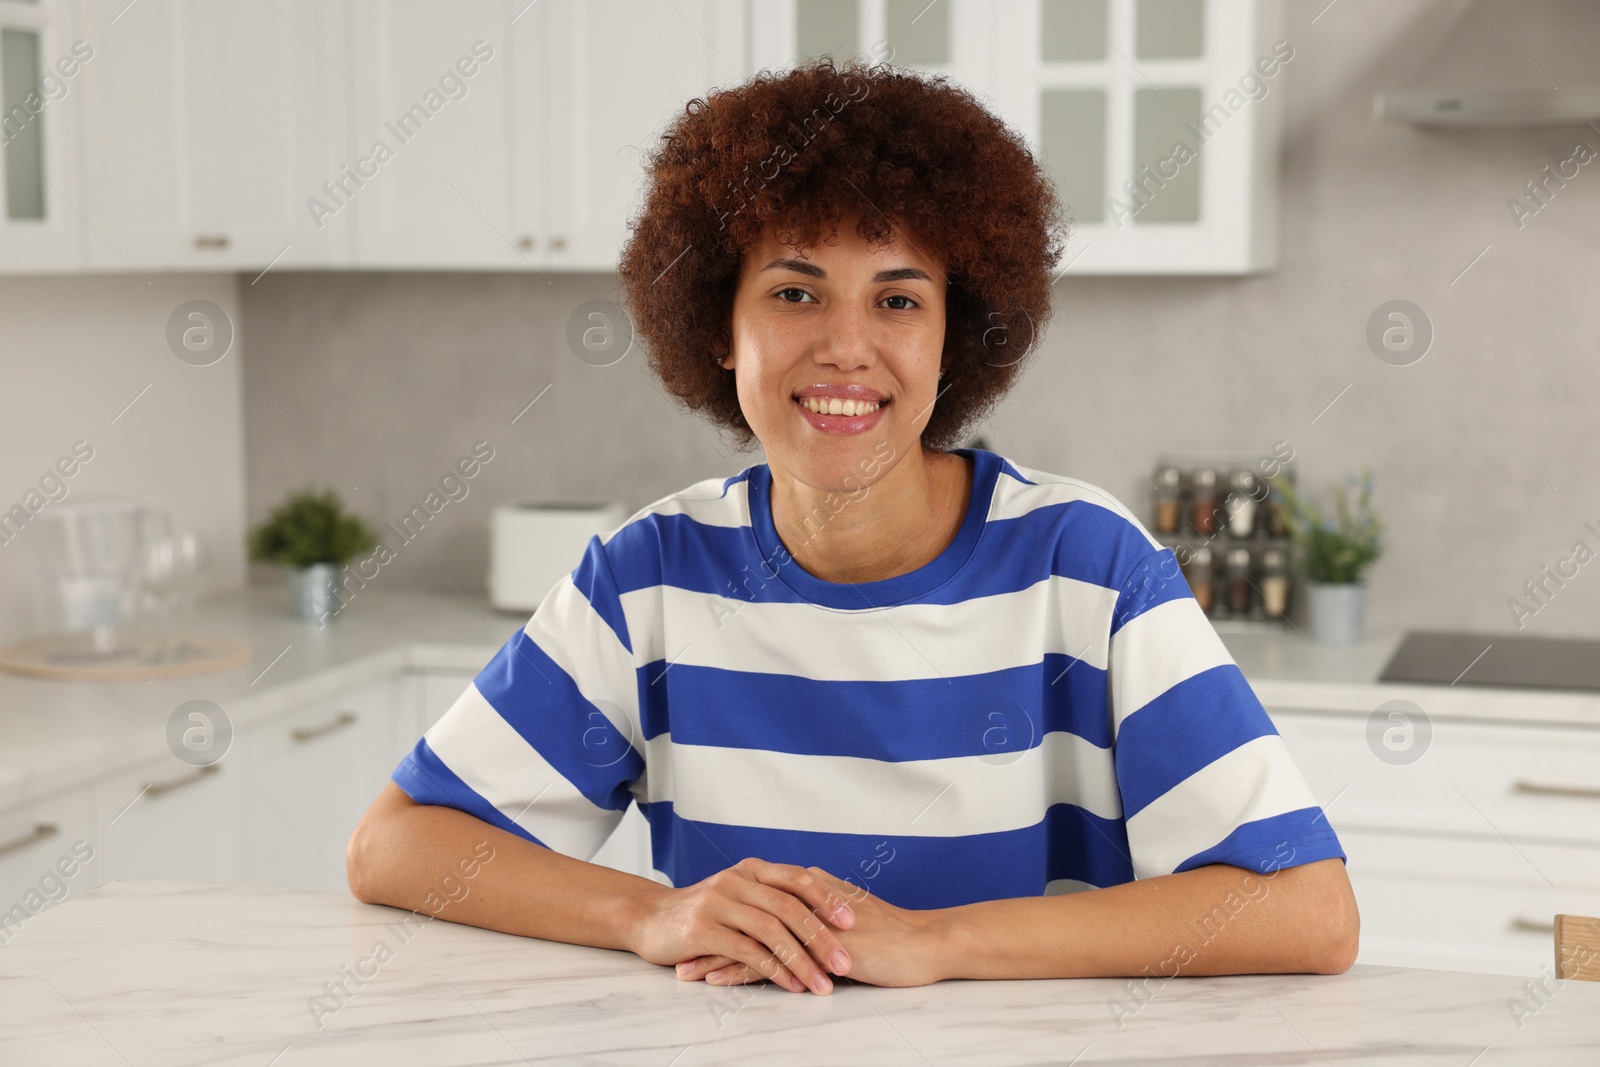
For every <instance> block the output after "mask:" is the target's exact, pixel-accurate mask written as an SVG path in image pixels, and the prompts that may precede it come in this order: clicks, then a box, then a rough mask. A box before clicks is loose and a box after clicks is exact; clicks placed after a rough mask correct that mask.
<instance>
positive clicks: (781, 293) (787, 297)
mask: <svg viewBox="0 0 1600 1067" xmlns="http://www.w3.org/2000/svg"><path fill="white" fill-rule="evenodd" d="M810 296H811V294H810V293H808V292H806V291H805V290H804V289H799V288H796V287H795V286H790V287H789V288H787V289H779V290H778V299H779V300H782V301H783V302H784V303H786V304H799V303H803V302H804V301H805V300H807V299H809V298H810Z"/></svg>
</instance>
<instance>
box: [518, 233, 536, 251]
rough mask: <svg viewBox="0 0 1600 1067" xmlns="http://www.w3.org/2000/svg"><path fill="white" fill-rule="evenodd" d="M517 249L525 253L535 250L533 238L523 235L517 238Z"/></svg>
mask: <svg viewBox="0 0 1600 1067" xmlns="http://www.w3.org/2000/svg"><path fill="white" fill-rule="evenodd" d="M517 248H519V249H521V250H522V251H524V252H527V251H529V250H530V249H532V248H533V238H532V237H530V236H529V235H527V234H523V235H522V236H521V237H518V238H517Z"/></svg>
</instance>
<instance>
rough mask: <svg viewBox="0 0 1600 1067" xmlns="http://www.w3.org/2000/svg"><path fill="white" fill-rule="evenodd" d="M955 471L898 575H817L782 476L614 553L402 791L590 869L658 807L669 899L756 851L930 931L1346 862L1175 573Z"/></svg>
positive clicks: (1063, 504) (686, 501)
mask: <svg viewBox="0 0 1600 1067" xmlns="http://www.w3.org/2000/svg"><path fill="white" fill-rule="evenodd" d="M957 451H958V452H960V453H962V454H965V455H968V456H970V457H971V458H972V459H973V460H974V463H975V471H974V482H973V490H972V496H971V501H970V504H969V507H968V511H967V514H966V517H965V519H964V521H963V522H962V525H961V528H960V530H959V531H958V533H957V534H956V537H955V539H954V540H953V541H952V542H951V543H950V545H949V546H948V547H947V548H946V549H945V550H944V551H943V552H942V553H940V554H939V556H938V557H937V558H935V559H934V560H932V561H931V562H929V563H928V564H926V565H925V566H923V567H920V568H918V569H917V570H914V571H911V572H910V573H907V574H902V575H899V576H897V577H894V578H888V579H885V580H882V581H875V582H864V583H859V584H852V583H849V582H837V583H836V582H828V581H823V580H822V579H819V578H817V577H815V576H813V575H811V574H809V573H808V572H806V571H805V570H804V569H802V568H801V567H800V566H799V565H798V564H797V563H795V562H794V561H793V560H792V559H791V558H790V557H789V554H788V552H787V551H786V550H785V548H784V546H783V543H782V542H781V541H780V540H779V538H778V535H777V532H776V530H775V529H774V526H773V522H772V511H771V506H770V503H769V499H770V497H769V492H770V488H771V472H770V471H769V469H768V468H767V466H766V465H765V464H758V465H755V466H751V467H748V468H746V469H745V470H744V471H742V472H740V473H739V474H737V475H735V476H733V477H731V478H727V479H725V480H724V479H709V480H706V481H703V482H699V483H697V484H695V485H693V486H690V487H689V488H687V489H685V490H683V491H681V492H678V493H674V494H672V495H670V496H667V497H664V498H663V499H661V500H659V501H657V502H656V503H654V504H651V505H650V506H648V507H646V508H644V509H642V510H641V511H639V512H638V513H637V514H635V515H634V516H633V517H632V518H630V519H629V520H628V521H627V522H626V523H624V524H623V525H622V526H620V527H618V528H617V529H616V530H613V531H610V532H609V533H607V534H604V535H602V536H597V537H594V538H592V539H591V540H590V542H589V545H588V548H587V550H586V551H585V553H584V556H583V559H582V560H581V561H580V562H579V563H578V566H577V567H576V568H575V569H574V570H573V571H572V573H571V575H570V576H569V577H567V578H565V579H563V580H562V581H561V582H560V583H558V584H557V585H556V587H555V588H553V589H552V590H551V591H550V593H549V595H547V596H546V597H545V599H544V601H543V602H542V603H541V604H540V605H539V608H538V610H536V611H535V612H534V614H533V616H532V618H530V619H529V620H528V622H527V624H526V625H525V626H524V627H523V628H522V629H521V630H519V631H518V632H517V633H516V634H515V635H513V636H512V638H511V639H510V640H508V641H507V642H506V644H505V645H504V647H502V648H501V649H500V651H499V652H498V653H497V654H496V656H495V657H494V659H493V660H492V661H491V662H490V663H489V664H488V665H487V666H486V667H484V669H483V670H482V671H481V672H480V673H479V674H478V676H477V678H476V679H475V681H474V682H473V683H472V685H470V686H469V687H468V689H467V691H466V692H464V693H463V694H462V695H461V696H460V698H459V699H457V701H456V702H455V704H454V705H452V706H451V708H450V709H449V710H448V711H447V712H446V713H445V714H444V716H443V717H442V718H441V719H440V720H439V721H438V722H437V723H436V724H435V725H434V726H433V727H432V728H430V729H429V730H428V731H427V733H426V734H425V735H424V736H423V738H422V739H421V740H419V741H418V742H417V745H416V747H415V749H414V750H413V751H412V752H411V753H409V754H408V755H407V756H406V757H405V759H404V760H403V761H402V762H401V763H400V765H399V767H398V768H396V770H395V772H394V780H395V781H396V782H397V783H398V784H399V785H400V787H401V788H402V789H404V790H405V792H406V793H408V794H409V795H410V796H411V797H412V798H413V799H414V800H416V801H418V802H420V803H424V804H440V805H446V806H449V807H453V808H459V809H461V810H462V811H466V812H468V813H470V814H472V815H474V816H476V817H477V818H479V819H482V820H484V821H485V822H488V823H491V824H493V825H495V826H498V827H501V828H502V829H505V830H508V831H510V832H512V833H515V834H519V835H520V836H522V837H525V838H529V839H532V840H534V841H537V842H538V843H540V844H542V845H544V846H546V847H548V848H551V849H554V850H556V851H558V852H562V853H565V854H566V855H569V856H575V857H577V858H579V859H589V858H590V857H592V856H593V855H594V854H595V853H596V852H597V851H598V850H599V848H600V846H601V845H602V844H603V843H604V841H605V839H606V837H607V836H608V835H609V834H610V833H611V831H612V830H613V829H614V828H615V827H616V825H617V824H618V822H619V821H620V820H621V818H622V815H623V812H624V811H625V810H626V808H627V806H628V805H629V804H630V803H633V802H637V803H638V804H639V806H640V808H641V810H642V811H643V812H644V814H645V816H646V819H647V821H648V822H649V825H650V835H651V852H652V857H653V863H654V866H655V868H656V871H657V876H658V877H659V878H660V879H661V880H662V881H664V882H666V883H668V884H671V885H676V886H685V885H690V884H693V883H694V882H697V881H699V880H701V879H703V878H706V877H708V876H710V875H712V874H714V873H716V872H717V871H719V870H722V869H723V868H725V867H729V866H732V865H733V864H734V863H736V862H738V861H739V860H740V859H742V858H744V857H747V856H757V857H760V858H762V859H766V860H771V861H773V862H778V863H795V864H800V865H802V866H818V867H822V868H824V869H825V870H828V871H830V872H831V873H833V874H834V875H836V876H838V877H840V878H844V879H847V880H849V881H852V882H854V883H855V884H857V885H860V886H862V887H863V888H866V889H869V890H870V891H872V892H874V893H876V894H878V895H879V896H880V897H882V898H883V899H884V900H887V901H889V902H890V903H892V904H897V905H899V906H901V907H907V908H937V907H950V906H954V905H959V904H966V903H971V902H974V901H980V900H990V899H998V898H1006V897H1020V896H1038V895H1041V894H1048V893H1062V892H1074V891H1078V890H1083V889H1090V888H1096V887H1102V886H1110V885H1116V884H1119V883H1122V882H1127V881H1130V880H1132V879H1134V878H1136V877H1137V878H1148V877H1153V876H1155V875H1160V874H1167V873H1171V872H1174V871H1184V870H1189V869H1191V868H1194V867H1199V866H1203V865H1205V864H1213V863H1225V864H1231V865H1233V866H1237V867H1242V868H1246V869H1249V870H1253V871H1256V872H1257V873H1267V872H1268V870H1269V869H1270V870H1276V869H1277V868H1279V867H1286V866H1294V865H1297V864H1301V863H1309V862H1311V861H1313V860H1319V859H1325V858H1328V857H1334V856H1337V857H1340V858H1343V856H1344V853H1343V851H1342V850H1341V849H1340V846H1339V841H1338V838H1337V836H1336V835H1335V834H1334V832H1333V830H1332V829H1331V828H1330V827H1329V825H1328V823H1327V820H1326V819H1325V818H1323V817H1322V812H1321V809H1320V808H1319V807H1318V805H1317V803H1316V801H1315V800H1314V799H1313V797H1312V795H1311V793H1310V790H1309V789H1308V787H1307V785H1306V782H1305V779H1304V778H1303V777H1302V776H1301V773H1300V771H1299V769H1298V768H1297V767H1296V766H1295V764H1294V762H1293V760H1292V759H1291V758H1290V756H1289V753H1288V751H1287V749H1286V748H1285V746H1284V744H1283V741H1282V739H1281V738H1280V737H1279V736H1278V733H1277V730H1276V729H1275V728H1274V727H1273V725H1272V722H1271V720H1270V719H1269V718H1268V717H1267V714H1266V712H1265V710H1264V709H1263V708H1262V706H1261V703H1260V701H1259V700H1258V699H1257V698H1256V696H1255V693H1254V692H1253V691H1252V690H1251V689H1250V686H1249V684H1248V683H1247V682H1246V681H1245V679H1244V675H1243V674H1242V673H1241V672H1240V670H1239V668H1238V666H1237V665H1236V664H1235V663H1234V662H1233V659H1232V658H1231V657H1230V655H1229V654H1228V652H1227V650H1226V648H1225V647H1224V646H1223V644H1222V642H1221V640H1220V639H1219V638H1218V637H1217V634H1216V631H1215V630H1214V629H1213V628H1212V626H1211V623H1210V621H1209V620H1208V619H1207V618H1206V617H1205V615H1204V614H1202V612H1201V611H1200V607H1199V605H1198V604H1197V603H1196V601H1195V599H1194V597H1193V595H1192V594H1191V593H1190V591H1189V587H1188V585H1187V584H1186V583H1185V581H1184V580H1183V577H1182V576H1181V574H1180V573H1179V571H1178V566H1177V561H1176V559H1175V557H1174V556H1173V553H1172V551H1171V550H1170V549H1167V548H1163V547H1162V546H1161V545H1160V543H1159V542H1157V541H1155V540H1154V539H1153V538H1152V537H1151V536H1150V534H1149V533H1148V532H1147V531H1146V530H1145V528H1144V526H1143V525H1141V524H1140V522H1139V521H1138V520H1137V519H1136V518H1135V517H1134V516H1133V514H1132V513H1131V512H1129V511H1128V509H1127V508H1125V507H1124V506H1123V505H1122V504H1121V503H1120V502H1118V501H1117V500H1116V499H1114V498H1113V497H1112V496H1110V495H1109V494H1107V493H1106V492H1104V491H1103V490H1100V489H1098V488H1096V487H1094V486H1092V485H1089V484H1087V483H1085V482H1081V481H1078V480H1075V479H1072V478H1065V477H1061V476H1059V475H1054V474H1047V473H1043V472H1040V471H1034V470H1030V469H1027V468H1024V467H1019V466H1017V465H1015V464H1013V463H1011V462H1009V461H1008V460H1006V459H1005V458H1003V457H1001V456H999V455H997V454H995V453H993V452H988V451H984V450H981V449H959V450H957ZM868 491H869V492H870V490H868ZM844 506H846V507H848V506H849V505H848V504H845V505H844Z"/></svg>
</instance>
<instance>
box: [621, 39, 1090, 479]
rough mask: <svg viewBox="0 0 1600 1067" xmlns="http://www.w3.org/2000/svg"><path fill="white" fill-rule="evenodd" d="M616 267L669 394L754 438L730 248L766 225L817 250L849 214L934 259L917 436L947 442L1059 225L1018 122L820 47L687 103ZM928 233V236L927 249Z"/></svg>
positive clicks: (872, 231) (1040, 309) (1015, 349)
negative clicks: (937, 305)
mask: <svg viewBox="0 0 1600 1067" xmlns="http://www.w3.org/2000/svg"><path fill="white" fill-rule="evenodd" d="M646 173H647V175H648V190H647V193H646V195H645V198H644V203H643V206H642V208H641V209H640V211H639V213H638V214H637V216H636V217H635V218H633V219H632V220H631V227H632V233H631V235H630V237H629V239H628V242H627V245H626V246H625V247H624V249H623V251H622V257H621V262H620V265H619V269H618V273H619V276H620V279H621V284H622V289H623V294H624V299H625V301H626V302H627V305H628V308H629V311H630V314H631V315H632V317H633V319H634V326H635V329H636V330H637V331H638V333H639V335H640V336H641V337H642V338H643V339H644V341H645V343H646V345H647V346H648V349H649V359H650V366H651V368H652V370H653V371H654V372H655V374H656V375H657V376H658V377H659V378H660V379H661V382H662V384H663V385H664V386H665V387H666V390H667V392H668V393H669V394H671V395H672V396H673V397H674V398H675V399H676V400H677V401H678V402H679V403H680V404H681V405H683V406H684V407H686V408H688V409H689V410H691V411H696V412H699V413H700V414H702V415H704V416H705V417H707V418H708V419H710V420H711V421H712V422H713V423H715V424H717V425H720V426H722V427H724V428H726V429H728V430H731V431H732V432H733V433H734V434H735V436H736V437H737V438H738V439H739V441H740V444H741V446H742V447H744V448H748V447H750V445H751V444H752V443H753V441H754V434H753V433H752V432H751V430H750V426H749V424H748V423H747V422H746V421H745V418H744V415H743V413H742V412H741V410H740V408H739V397H738V391H737V389H736V387H735V384H734V375H733V373H730V372H729V371H727V370H725V369H723V368H722V367H721V366H720V365H719V360H720V359H721V358H723V357H724V356H726V355H727V353H728V346H729V337H730V335H731V325H732V323H731V315H732V309H733V297H734V292H735V289H736V288H737V285H738V279H739V268H740V256H741V254H742V252H743V251H744V250H746V249H749V248H753V247H754V246H755V244H756V243H757V242H758V241H759V239H760V237H761V234H762V232H763V230H764V229H765V228H766V227H769V226H770V227H771V228H772V232H773V233H774V235H775V236H777V238H778V239H779V240H780V241H782V242H783V243H785V244H788V245H790V246H791V247H796V248H811V247H815V246H816V245H817V244H818V243H819V242H820V241H821V240H823V239H824V238H826V237H831V236H832V235H833V234H835V233H836V232H837V229H838V226H839V224H840V222H841V220H842V219H844V218H846V217H851V216H854V215H856V214H858V213H859V214H860V216H861V218H860V221H859V222H858V223H857V225H856V232H857V234H858V235H859V236H860V237H861V239H862V240H864V241H866V242H868V243H869V244H870V245H873V246H879V247H881V246H882V245H884V244H887V243H888V242H889V240H890V238H891V237H892V236H893V235H894V231H895V230H897V229H900V228H901V227H906V228H909V229H910V230H911V231H912V233H914V234H915V235H916V236H915V238H914V239H915V240H917V241H918V242H919V243H924V242H925V244H924V245H923V246H924V247H925V249H926V250H927V251H928V252H929V253H930V254H933V255H935V256H938V255H942V256H943V257H944V260H945V263H946V267H947V275H948V287H947V296H946V308H947V312H946V323H945V350H944V357H943V358H944V363H945V366H946V367H947V373H946V376H945V379H944V390H943V392H942V393H941V394H940V396H939V399H938V401H937V402H936V403H935V404H934V409H933V413H932V415H930V416H929V420H928V424H927V426H926V427H925V428H924V430H923V433H922V441H923V444H924V445H925V446H927V447H929V448H934V449H946V448H949V447H952V446H954V445H955V444H956V442H958V441H960V440H961V439H962V437H963V435H964V431H965V430H966V428H967V427H969V426H971V425H972V424H974V423H975V422H977V421H978V420H979V419H981V418H982V417H983V416H984V415H986V414H987V413H988V412H989V411H990V410H991V409H992V408H993V407H994V405H995V404H996V403H997V402H998V401H999V400H1000V399H1001V397H1003V396H1004V395H1005V394H1006V392H1007V391H1008V390H1009V389H1010V388H1011V386H1012V384H1013V383H1014V382H1015V380H1016V378H1017V375H1018V374H1019V372H1020V369H1021V366H1022V364H1023V362H1024V358H1025V357H1026V356H1027V355H1028V354H1029V353H1030V352H1032V351H1033V350H1034V349H1035V347H1036V342H1037V340H1038V339H1039V337H1040V336H1041V335H1042V334H1043V332H1044V328H1045V325H1046V324H1047V323H1048V321H1049V318H1050V313H1051V307H1050V282H1051V272H1052V270H1053V269H1054V267H1055V265H1056V263H1057V262H1058V261H1059V260H1060V258H1061V250H1062V242H1063V241H1064V239H1065V232H1066V231H1065V226H1064V224H1063V223H1062V219H1061V205H1060V203H1059V200H1058V198H1057V196H1056V192H1055V187H1054V185H1053V183H1052V182H1051V181H1050V179H1049V177H1048V176H1047V175H1046V174H1045V173H1044V172H1043V170H1042V169H1041V167H1040V166H1039V164H1038V163H1037V161H1036V160H1035V159H1034V157H1033V155H1032V153H1031V152H1030V151H1029V150H1028V148H1027V146H1026V144H1025V143H1024V142H1023V140H1022V139H1021V137H1019V136H1018V135H1017V134H1016V133H1015V132H1014V131H1012V130H1011V129H1010V128H1009V127H1007V126H1006V125H1005V124H1004V123H1003V122H1001V121H1000V119H998V118H996V117H995V116H994V115H993V114H991V113H990V112H989V111H988V110H987V109H985V108H984V107H983V105H982V104H980V103H979V102H978V101H977V100H976V99H975V98H974V97H973V96H972V95H971V94H970V93H968V92H966V91H965V90H963V89H961V88H958V87H956V86H953V85H951V84H949V82H948V81H947V80H946V79H945V78H944V77H943V76H940V75H930V74H923V73H914V72H911V71H908V70H905V69H903V68H896V67H894V66H891V65H888V64H871V65H855V64H851V63H847V64H846V65H845V66H844V67H843V68H838V67H835V65H834V63H833V61H832V59H830V58H827V57H824V58H823V59H821V60H818V61H815V62H812V63H809V64H806V65H803V66H800V67H797V68H795V69H793V70H791V71H789V72H787V73H783V74H773V73H770V72H762V73H760V74H758V75H756V76H755V77H754V78H752V79H751V80H750V81H748V82H746V83H744V84H743V85H740V86H737V87H735V88H731V89H725V90H718V91H713V92H712V93H710V94H708V96H707V97H706V98H704V99H695V100H691V101H690V102H689V103H688V104H687V105H686V106H685V108H684V111H683V114H681V115H679V116H678V117H677V118H676V119H675V120H674V121H673V122H672V123H671V124H670V125H669V126H668V127H667V129H666V130H665V131H664V132H663V134H662V136H661V140H660V142H659V144H658V146H657V148H656V150H655V151H654V152H653V153H652V154H651V155H650V157H649V159H648V162H647V166H646ZM926 245H932V246H933V247H932V248H931V249H928V248H926Z"/></svg>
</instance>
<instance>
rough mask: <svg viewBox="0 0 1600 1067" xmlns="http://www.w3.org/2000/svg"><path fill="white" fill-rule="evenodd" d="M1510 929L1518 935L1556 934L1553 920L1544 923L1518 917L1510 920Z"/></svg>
mask: <svg viewBox="0 0 1600 1067" xmlns="http://www.w3.org/2000/svg"><path fill="white" fill-rule="evenodd" d="M1511 929H1512V930H1514V931H1516V932H1517V933H1519V934H1553V933H1555V932H1556V923H1555V920H1554V919H1552V920H1550V921H1549V922H1547V923H1545V922H1539V921H1538V920H1536V919H1524V918H1523V917H1522V916H1520V915H1519V916H1517V917H1516V918H1515V919H1512V920H1511Z"/></svg>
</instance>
